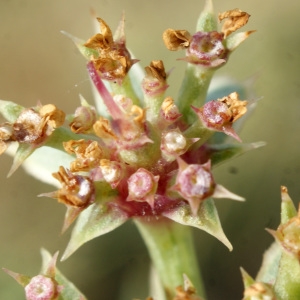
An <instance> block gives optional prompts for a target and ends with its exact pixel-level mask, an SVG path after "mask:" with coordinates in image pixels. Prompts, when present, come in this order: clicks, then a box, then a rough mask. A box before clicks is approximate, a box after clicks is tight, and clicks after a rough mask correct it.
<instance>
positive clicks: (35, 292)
mask: <svg viewBox="0 0 300 300" xmlns="http://www.w3.org/2000/svg"><path fill="white" fill-rule="evenodd" d="M25 294H26V299H27V300H54V299H56V298H57V295H58V290H57V283H56V282H55V281H54V280H53V279H52V278H49V277H46V276H43V275H37V276H35V277H33V278H32V279H31V280H30V282H29V284H28V285H26V287H25Z"/></svg>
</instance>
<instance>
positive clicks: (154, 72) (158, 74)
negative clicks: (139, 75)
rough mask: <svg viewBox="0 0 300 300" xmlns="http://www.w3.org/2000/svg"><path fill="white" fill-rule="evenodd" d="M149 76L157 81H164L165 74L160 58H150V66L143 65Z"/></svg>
mask: <svg viewBox="0 0 300 300" xmlns="http://www.w3.org/2000/svg"><path fill="white" fill-rule="evenodd" d="M145 70H146V73H147V75H149V76H152V77H155V78H157V79H158V80H159V81H165V80H166V78H167V74H166V71H165V67H164V63H163V61H162V60H152V61H151V63H150V66H147V67H145Z"/></svg>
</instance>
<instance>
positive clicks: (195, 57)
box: [183, 31, 227, 67]
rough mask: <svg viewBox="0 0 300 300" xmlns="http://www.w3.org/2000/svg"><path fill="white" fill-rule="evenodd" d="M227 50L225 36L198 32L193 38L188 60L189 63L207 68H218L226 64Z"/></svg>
mask: <svg viewBox="0 0 300 300" xmlns="http://www.w3.org/2000/svg"><path fill="white" fill-rule="evenodd" d="M226 59H227V50H226V48H225V46H224V45H223V34H222V33H219V32H217V31H211V32H201V31H199V32H197V33H195V34H194V35H193V36H192V39H191V43H190V45H189V47H188V49H187V53H186V58H184V59H183V60H186V61H188V62H189V63H192V64H196V65H202V66H205V67H218V66H220V65H221V64H223V63H225V62H226Z"/></svg>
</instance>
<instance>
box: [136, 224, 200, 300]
mask: <svg viewBox="0 0 300 300" xmlns="http://www.w3.org/2000/svg"><path fill="white" fill-rule="evenodd" d="M135 224H136V226H137V228H138V229H139V232H140V233H141V235H142V237H143V239H144V241H145V244H146V246H147V249H148V251H149V254H150V257H151V261H152V263H153V264H154V267H155V269H156V271H157V273H158V274H159V277H160V280H161V282H162V285H163V288H164V292H165V299H161V300H172V299H173V297H174V296H175V287H178V286H182V285H183V274H185V275H187V277H188V278H189V279H190V280H191V282H192V283H193V285H194V287H195V289H196V291H197V294H198V295H200V296H205V295H204V294H205V292H204V286H203V283H202V278H201V274H200V272H199V268H198V262H197V257H196V253H195V247H194V243H193V237H192V232H191V228H189V227H188V226H182V225H180V224H177V223H175V222H172V221H170V220H168V219H167V218H158V219H157V218H149V219H143V218H136V219H135Z"/></svg>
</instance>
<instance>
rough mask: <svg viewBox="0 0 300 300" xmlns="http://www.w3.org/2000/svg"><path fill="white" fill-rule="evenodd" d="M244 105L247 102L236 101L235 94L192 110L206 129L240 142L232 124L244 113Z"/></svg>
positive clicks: (236, 95) (236, 96) (245, 109)
mask: <svg viewBox="0 0 300 300" xmlns="http://www.w3.org/2000/svg"><path fill="white" fill-rule="evenodd" d="M246 104H247V101H241V100H239V99H238V94H237V93H232V94H230V95H229V96H227V97H224V98H222V99H218V100H212V101H209V102H207V103H206V104H205V105H204V106H202V107H200V108H199V109H198V108H195V107H192V108H193V109H194V111H195V112H196V113H197V115H198V117H199V118H200V120H201V122H202V124H203V125H204V126H206V127H207V128H208V129H211V130H215V131H221V132H224V133H225V134H227V135H230V136H232V137H233V138H235V139H237V140H238V141H240V138H239V137H238V135H237V134H236V132H235V131H234V129H233V128H232V123H233V122H235V121H236V120H237V119H239V118H240V117H241V116H242V115H244V114H245V113H246V111H247V108H246Z"/></svg>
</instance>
